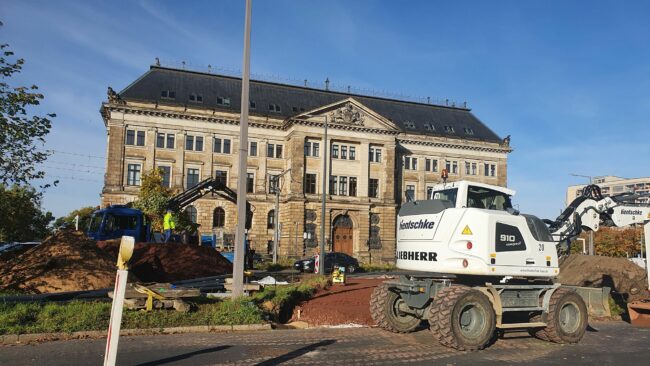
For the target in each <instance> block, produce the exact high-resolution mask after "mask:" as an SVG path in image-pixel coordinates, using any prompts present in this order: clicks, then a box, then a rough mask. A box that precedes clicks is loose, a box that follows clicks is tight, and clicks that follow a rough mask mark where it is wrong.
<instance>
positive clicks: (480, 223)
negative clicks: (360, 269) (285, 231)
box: [370, 181, 650, 351]
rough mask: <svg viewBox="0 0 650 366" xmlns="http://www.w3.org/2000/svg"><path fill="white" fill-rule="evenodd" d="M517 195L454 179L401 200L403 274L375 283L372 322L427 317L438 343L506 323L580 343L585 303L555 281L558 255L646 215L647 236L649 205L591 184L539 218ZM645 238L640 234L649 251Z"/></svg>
mask: <svg viewBox="0 0 650 366" xmlns="http://www.w3.org/2000/svg"><path fill="white" fill-rule="evenodd" d="M514 194H515V192H514V191H513V190H510V189H508V188H504V187H499V186H493V185H488V184H482V183H475V182H469V181H458V182H451V183H444V184H439V185H436V186H434V187H433V189H432V190H431V191H430V195H429V197H427V198H428V199H426V200H419V201H412V202H406V203H405V204H403V205H402V207H401V208H400V210H399V214H398V218H397V220H398V222H397V247H396V265H397V268H399V269H402V270H407V271H408V272H407V273H409V274H408V275H402V276H400V277H399V279H398V280H390V281H387V282H384V283H383V284H382V285H380V286H378V287H377V288H376V289H375V290H374V292H373V294H372V297H371V300H370V310H371V315H372V317H373V319H374V321H375V323H376V324H377V325H378V326H380V327H381V328H383V329H385V330H388V331H392V332H397V333H406V332H411V331H413V330H415V329H416V328H418V327H419V326H420V325H421V324H422V321H423V320H427V321H428V323H429V328H430V330H431V333H432V335H433V337H434V338H435V339H436V340H437V341H438V342H440V343H441V344H443V345H445V346H448V347H452V348H456V349H459V350H469V351H474V350H480V349H482V348H485V347H486V346H487V345H489V344H490V343H491V342H492V341H493V340H494V338H495V335H496V334H497V333H499V332H503V331H506V330H509V329H527V330H528V331H529V332H530V333H531V334H532V335H534V336H535V337H538V338H540V339H544V340H547V341H552V342H556V343H576V342H579V341H580V340H581V339H582V337H583V335H584V333H585V330H586V328H587V320H588V312H587V307H586V305H585V301H584V300H583V298H582V297H581V296H580V295H579V294H578V293H577V292H576V289H575V288H573V287H570V286H563V285H562V284H560V283H557V282H556V281H555V278H556V277H557V276H558V274H559V271H560V268H559V264H558V258H559V257H560V256H562V255H563V254H565V253H567V252H568V249H569V243H570V242H571V240H572V239H574V238H575V237H577V236H578V235H579V234H580V233H581V231H582V230H585V229H586V230H593V231H596V230H598V228H599V227H600V226H603V225H604V226H617V227H622V226H628V225H634V224H642V225H643V226H644V233H645V237H646V238H648V236H650V207H647V206H641V205H636V204H634V203H632V202H633V200H634V199H635V198H637V196H636V195H632V194H626V195H620V196H612V197H603V196H602V194H601V192H600V189H599V188H598V187H597V186H594V185H590V186H587V187H586V188H585V189H584V190H583V193H582V195H581V196H580V197H577V198H576V199H575V200H574V201H573V202H572V203H571V204H570V205H569V206H568V207H567V208H566V209H565V210H564V211H563V212H562V214H561V215H560V216H558V218H557V219H555V220H553V221H550V220H545V221H544V220H541V219H539V218H538V217H536V216H533V215H527V214H522V213H520V212H519V211H518V210H515V209H514V208H513V206H512V202H511V198H512V196H513V195H514ZM647 246H648V245H647V240H646V253H647ZM631 265H633V264H631Z"/></svg>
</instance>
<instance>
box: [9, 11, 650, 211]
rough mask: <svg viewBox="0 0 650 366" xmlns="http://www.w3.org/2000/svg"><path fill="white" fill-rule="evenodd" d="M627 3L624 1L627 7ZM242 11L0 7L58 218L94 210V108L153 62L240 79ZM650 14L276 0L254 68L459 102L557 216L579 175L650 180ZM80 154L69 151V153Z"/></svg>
mask: <svg viewBox="0 0 650 366" xmlns="http://www.w3.org/2000/svg"><path fill="white" fill-rule="evenodd" d="M622 4H623V6H622ZM243 16H244V2H243V1H191V2H189V1H187V2H180V1H176V2H172V1H17V0H7V1H3V2H2V3H0V20H2V21H3V22H4V24H5V25H4V27H2V28H0V40H1V41H2V43H9V44H10V45H11V48H12V49H13V50H14V51H15V52H16V54H17V55H19V56H20V57H24V58H25V59H26V62H27V63H26V66H25V68H24V72H23V73H22V74H21V75H20V76H19V77H16V78H15V80H14V81H12V82H13V83H14V84H15V85H17V84H26V85H31V84H32V83H35V84H37V85H39V86H40V87H41V90H42V92H43V93H44V94H45V96H46V100H45V102H44V103H43V105H42V107H41V111H43V112H55V113H57V115H58V117H57V118H56V119H55V121H54V127H53V129H52V133H51V134H50V136H49V137H48V142H47V148H49V149H54V150H56V151H58V152H57V153H55V154H54V155H53V156H52V157H51V158H50V159H49V161H48V163H46V164H45V165H46V166H45V169H46V171H47V172H48V173H49V174H50V176H52V177H54V176H56V177H63V178H53V179H59V180H60V181H61V183H60V184H59V186H58V187H56V188H52V189H50V190H49V191H47V193H46V197H45V201H44V208H45V209H47V210H50V211H52V212H53V213H54V214H55V215H56V216H59V215H63V214H65V213H67V212H69V211H71V210H72V209H74V208H77V207H80V206H85V205H96V204H98V203H99V193H100V192H101V186H102V183H101V180H102V171H103V166H104V161H103V159H102V157H103V156H104V155H105V148H106V133H105V129H104V126H103V122H102V119H101V117H100V115H99V107H100V104H101V102H102V101H104V100H105V99H106V88H107V87H108V86H112V87H113V88H114V89H115V90H121V89H123V88H124V87H126V86H127V85H128V84H129V83H130V82H132V81H133V80H135V79H136V78H137V77H138V76H140V75H141V74H142V73H144V72H145V71H146V70H147V69H148V67H149V65H150V64H152V63H153V62H154V58H155V57H159V58H160V59H161V61H162V63H163V65H168V66H175V65H176V66H179V65H180V64H181V61H185V62H186V64H187V67H188V68H192V69H198V70H207V65H208V64H211V65H213V70H214V69H217V68H222V69H224V70H239V69H240V68H241V58H242V39H243ZM649 61H650V5H649V3H647V2H631V1H630V2H625V3H621V2H617V1H598V2H594V1H544V2H541V1H453V2H450V1H410V2H398V1H332V0H329V1H327V2H316V1H298V0H294V1H270V0H257V1H254V5H253V28H252V51H251V72H252V73H254V74H257V75H261V76H263V77H264V78H267V79H268V78H272V79H273V80H287V81H290V80H294V81H298V80H303V79H308V80H309V81H310V82H313V83H322V82H323V81H324V80H325V78H326V77H329V79H330V80H331V81H332V83H334V84H337V85H342V86H345V85H351V86H352V87H354V88H357V89H368V90H377V91H387V92H391V93H398V94H404V95H412V96H420V97H427V96H430V97H431V98H433V99H445V98H449V99H451V100H456V101H459V102H462V101H467V102H468V105H469V106H470V107H471V108H472V110H473V112H474V113H475V115H476V116H477V117H478V118H480V119H481V120H482V121H484V122H485V123H486V124H487V125H488V126H489V127H491V128H492V129H493V130H494V131H496V132H497V134H499V135H501V136H505V135H512V146H513V147H514V149H515V150H514V152H513V153H512V154H511V155H510V158H509V166H508V185H509V187H511V188H513V189H515V190H517V191H518V193H517V196H516V198H515V203H516V204H519V208H520V209H521V210H522V211H524V212H530V213H534V214H537V215H539V216H541V217H545V218H547V217H548V218H554V217H555V216H557V214H558V213H559V210H560V209H561V208H563V205H564V199H565V191H566V186H567V185H570V184H577V183H583V182H584V181H585V179H584V178H577V177H572V176H570V175H569V173H578V174H586V175H594V176H595V175H618V176H623V177H640V176H649V175H650V163H648V158H647V157H648V156H650V144H649V143H648V139H649V138H650V124H649V123H648V115H650V62H649ZM73 154H78V155H73Z"/></svg>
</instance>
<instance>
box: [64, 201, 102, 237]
mask: <svg viewBox="0 0 650 366" xmlns="http://www.w3.org/2000/svg"><path fill="white" fill-rule="evenodd" d="M97 209H99V207H94V206H86V207H81V208H78V209H76V210H73V211H72V212H70V213H69V214H67V215H66V216H62V217H58V218H57V219H56V220H55V221H54V224H53V226H54V227H55V228H63V227H74V220H75V217H77V215H79V230H81V231H86V229H87V228H88V224H89V223H90V218H91V217H92V215H93V212H95V211H96V210H97Z"/></svg>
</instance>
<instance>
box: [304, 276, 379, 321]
mask: <svg viewBox="0 0 650 366" xmlns="http://www.w3.org/2000/svg"><path fill="white" fill-rule="evenodd" d="M384 281H385V279H379V278H376V279H361V278H352V279H348V283H347V284H346V285H345V286H344V285H332V286H330V287H329V288H327V289H325V290H319V291H318V292H316V294H315V295H314V296H313V297H312V298H311V299H309V300H308V301H305V302H303V303H302V304H300V305H298V306H296V308H295V309H294V311H293V317H292V319H291V320H292V321H304V322H306V323H308V324H309V325H310V326H315V325H339V324H359V325H367V326H372V325H374V322H373V320H372V317H371V316H370V305H369V304H370V295H371V294H372V290H373V289H374V288H375V287H376V286H377V285H379V284H380V283H382V282H384Z"/></svg>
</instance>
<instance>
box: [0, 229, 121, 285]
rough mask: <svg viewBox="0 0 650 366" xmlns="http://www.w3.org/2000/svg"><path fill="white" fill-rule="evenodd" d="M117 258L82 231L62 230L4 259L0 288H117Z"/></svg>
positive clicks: (0, 273) (0, 272) (1, 267)
mask: <svg viewBox="0 0 650 366" xmlns="http://www.w3.org/2000/svg"><path fill="white" fill-rule="evenodd" d="M115 270H116V268H115V260H114V259H112V257H111V256H110V255H108V254H107V253H105V252H104V251H102V250H100V249H99V248H97V246H96V245H95V242H94V241H93V240H91V239H90V238H88V237H86V236H85V235H84V234H83V233H81V232H74V231H69V230H62V231H59V232H58V233H56V234H54V235H52V236H50V237H49V238H47V239H45V240H44V241H43V242H42V243H41V244H40V245H38V246H36V247H34V248H32V249H30V250H28V251H26V252H25V253H23V254H21V255H19V256H17V257H14V258H11V259H9V260H8V261H3V262H0V289H14V290H20V291H25V292H30V293H49V292H62V291H79V290H97V289H101V288H106V287H113V285H114V282H115Z"/></svg>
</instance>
